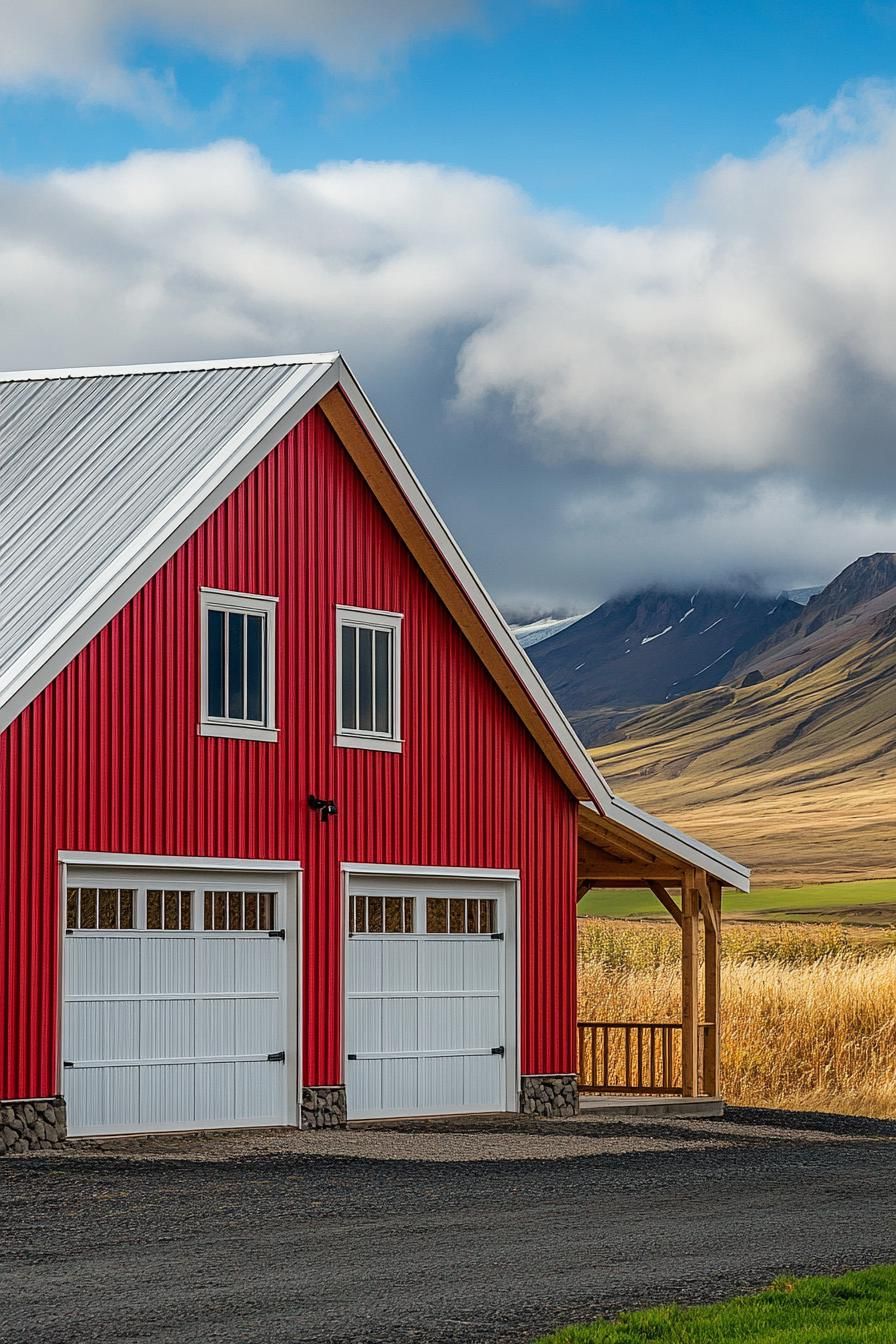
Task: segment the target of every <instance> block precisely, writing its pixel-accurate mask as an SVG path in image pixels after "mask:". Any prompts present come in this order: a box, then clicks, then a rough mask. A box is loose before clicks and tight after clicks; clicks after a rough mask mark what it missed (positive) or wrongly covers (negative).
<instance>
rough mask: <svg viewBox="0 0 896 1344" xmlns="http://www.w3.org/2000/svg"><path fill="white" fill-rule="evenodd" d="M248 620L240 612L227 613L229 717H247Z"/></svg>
mask: <svg viewBox="0 0 896 1344" xmlns="http://www.w3.org/2000/svg"><path fill="white" fill-rule="evenodd" d="M245 621H246V618H245V616H244V615H243V614H242V612H239V611H229V612H228V613H227V717H228V718H229V719H244V718H245V717H246V708H245V695H244V683H243V631H244V629H245Z"/></svg>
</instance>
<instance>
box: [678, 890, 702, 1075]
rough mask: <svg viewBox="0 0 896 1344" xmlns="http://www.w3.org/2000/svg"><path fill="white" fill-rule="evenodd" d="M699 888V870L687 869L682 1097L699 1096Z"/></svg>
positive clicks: (683, 920)
mask: <svg viewBox="0 0 896 1344" xmlns="http://www.w3.org/2000/svg"><path fill="white" fill-rule="evenodd" d="M699 921H700V889H699V886H698V882H697V871H696V869H694V868H688V869H686V870H685V875H684V881H683V882H682V887H681V1094H682V1096H683V1097H696V1096H697V1086H698V1083H697V1067H698V1066H697V1059H698V1055H697V1033H698V1029H699V1021H698V986H697V969H698V960H699V957H698V941H697V940H698V933H699Z"/></svg>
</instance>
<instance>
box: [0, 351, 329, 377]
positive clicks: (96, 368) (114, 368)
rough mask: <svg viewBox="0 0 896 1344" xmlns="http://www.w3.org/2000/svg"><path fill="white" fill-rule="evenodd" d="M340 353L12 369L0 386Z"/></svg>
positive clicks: (308, 359) (322, 359)
mask: <svg viewBox="0 0 896 1344" xmlns="http://www.w3.org/2000/svg"><path fill="white" fill-rule="evenodd" d="M339 357H340V356H339V351H338V350H329V351H327V352H326V353H321V354H308V355H253V356H248V357H246V358H241V359H196V360H181V361H175V362H173V363H160V364H105V365H104V364H98V365H86V366H85V367H83V368H58V369H12V370H9V371H8V372H0V383H28V382H34V383H38V382H52V381H60V380H62V379H65V378H115V377H128V376H130V375H135V374H165V373H200V372H202V371H203V370H208V371H209V372H211V371H212V370H214V369H262V368H272V367H276V366H278V365H282V366H288V365H296V366H299V365H304V364H335V363H336V362H337V360H338V359H339Z"/></svg>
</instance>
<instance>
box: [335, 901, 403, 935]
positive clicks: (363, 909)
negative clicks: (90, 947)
mask: <svg viewBox="0 0 896 1344" xmlns="http://www.w3.org/2000/svg"><path fill="white" fill-rule="evenodd" d="M415 906H416V901H415V899H414V897H413V896H366V895H358V896H353V897H352V901H351V906H350V931H351V933H353V934H356V933H413V932H414V909H415Z"/></svg>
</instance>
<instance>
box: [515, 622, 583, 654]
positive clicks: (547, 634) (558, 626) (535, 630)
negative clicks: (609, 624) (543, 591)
mask: <svg viewBox="0 0 896 1344" xmlns="http://www.w3.org/2000/svg"><path fill="white" fill-rule="evenodd" d="M581 619H582V618H581V616H542V618H541V619H540V620H538V621H530V622H529V623H528V624H527V625H512V626H511V627H510V628H511V630H512V631H513V633H514V634H515V635H516V639H517V643H518V644H519V645H520V646H521V647H522V648H524V649H531V647H532V645H533V644H541V643H542V642H543V641H544V640H546V639H551V638H552V636H554V635H559V633H560V631H561V630H565V629H566V628H567V627H568V626H570V625H574V624H575V623H576V621H580V620H581Z"/></svg>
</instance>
